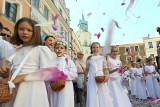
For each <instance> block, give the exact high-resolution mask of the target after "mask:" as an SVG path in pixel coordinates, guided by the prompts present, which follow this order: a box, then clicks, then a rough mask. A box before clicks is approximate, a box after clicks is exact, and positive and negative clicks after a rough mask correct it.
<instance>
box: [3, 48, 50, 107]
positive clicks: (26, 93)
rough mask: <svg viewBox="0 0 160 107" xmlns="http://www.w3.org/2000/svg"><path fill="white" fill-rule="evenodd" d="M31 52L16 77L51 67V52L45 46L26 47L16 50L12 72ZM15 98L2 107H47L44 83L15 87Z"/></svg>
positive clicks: (34, 82) (36, 82) (31, 82)
mask: <svg viewBox="0 0 160 107" xmlns="http://www.w3.org/2000/svg"><path fill="white" fill-rule="evenodd" d="M32 48H33V50H32V53H31V54H30V56H29V57H28V59H27V60H26V62H25V64H24V65H23V67H22V69H21V70H20V72H19V74H18V75H21V74H29V73H32V72H36V71H37V70H39V69H40V68H46V67H50V66H51V61H52V60H51V59H52V56H51V51H50V50H49V48H48V47H46V46H36V47H32V46H26V47H22V48H20V49H18V51H17V52H16V56H15V58H14V59H13V70H12V72H14V71H15V69H17V68H18V66H19V65H20V63H21V62H22V60H23V58H24V57H25V56H26V54H27V53H28V52H29V50H31V49H32ZM16 90H17V93H16V94H15V98H14V99H13V100H12V101H10V102H8V103H5V104H3V106H2V107H49V101H48V96H47V91H46V86H45V82H44V81H23V82H21V83H20V84H19V85H18V86H17V87H16Z"/></svg>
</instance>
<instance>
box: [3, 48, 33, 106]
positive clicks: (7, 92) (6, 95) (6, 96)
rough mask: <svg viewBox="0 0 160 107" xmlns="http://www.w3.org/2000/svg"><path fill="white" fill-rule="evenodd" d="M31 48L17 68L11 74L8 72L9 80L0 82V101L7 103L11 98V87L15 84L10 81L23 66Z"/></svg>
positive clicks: (12, 91)
mask: <svg viewBox="0 0 160 107" xmlns="http://www.w3.org/2000/svg"><path fill="white" fill-rule="evenodd" d="M32 50H33V48H32V49H31V50H30V51H29V52H28V53H27V55H26V56H25V57H24V59H23V60H22V62H21V64H20V65H19V66H18V68H17V69H16V70H15V72H14V73H13V74H12V76H11V73H10V76H9V77H8V78H7V79H8V80H9V81H8V84H3V83H0V103H7V102H9V101H10V100H12V99H13V96H14V93H15V92H14V90H13V88H15V84H14V83H13V82H12V81H13V80H14V79H15V78H16V76H17V75H18V73H19V72H20V70H21V68H22V67H23V65H24V64H25V62H26V61H27V59H28V57H29V56H30V54H31V52H32ZM15 54H16V53H15ZM15 54H14V56H15Z"/></svg>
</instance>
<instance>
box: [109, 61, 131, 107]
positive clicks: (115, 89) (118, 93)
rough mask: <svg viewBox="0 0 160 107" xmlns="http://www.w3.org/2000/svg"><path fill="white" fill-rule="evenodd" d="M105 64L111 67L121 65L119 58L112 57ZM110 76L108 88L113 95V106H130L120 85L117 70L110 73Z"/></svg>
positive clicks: (114, 67)
mask: <svg viewBox="0 0 160 107" xmlns="http://www.w3.org/2000/svg"><path fill="white" fill-rule="evenodd" d="M107 64H108V67H109V68H111V69H116V68H117V67H119V66H121V65H122V64H121V61H120V60H118V59H112V58H109V59H108V60H107ZM110 77H112V79H111V78H110V79H109V80H108V88H109V90H110V92H111V95H112V97H113V104H114V107H132V105H131V102H130V100H129V98H128V96H127V94H126V92H125V91H124V89H123V87H122V85H121V77H120V75H119V74H118V72H114V73H112V74H110ZM113 78H114V79H113Z"/></svg>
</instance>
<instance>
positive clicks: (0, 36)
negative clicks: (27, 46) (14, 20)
mask: <svg viewBox="0 0 160 107" xmlns="http://www.w3.org/2000/svg"><path fill="white" fill-rule="evenodd" d="M0 30H1V31H0V76H4V77H6V76H5V75H7V74H6V73H8V69H7V65H8V64H9V62H8V61H6V56H7V55H8V54H9V53H12V52H14V47H13V46H12V44H10V43H9V42H8V40H10V39H9V38H10V37H9V38H8V37H7V35H9V34H11V32H10V31H8V30H9V29H7V28H3V25H2V23H0Z"/></svg>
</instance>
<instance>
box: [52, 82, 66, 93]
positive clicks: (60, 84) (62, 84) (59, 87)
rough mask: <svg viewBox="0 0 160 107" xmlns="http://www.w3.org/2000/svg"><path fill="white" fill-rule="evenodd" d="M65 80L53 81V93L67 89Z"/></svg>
mask: <svg viewBox="0 0 160 107" xmlns="http://www.w3.org/2000/svg"><path fill="white" fill-rule="evenodd" d="M65 83H66V81H65V80H56V81H51V83H50V86H51V88H52V90H53V91H55V92H58V91H60V90H62V89H63V88H64V87H65Z"/></svg>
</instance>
